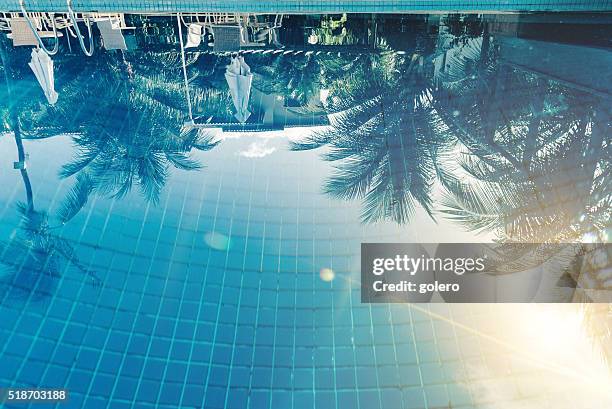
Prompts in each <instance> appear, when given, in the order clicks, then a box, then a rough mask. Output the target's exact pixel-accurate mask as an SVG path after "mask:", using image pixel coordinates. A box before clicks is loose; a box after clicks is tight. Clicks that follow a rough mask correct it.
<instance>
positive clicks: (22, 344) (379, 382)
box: [0, 135, 525, 409]
mask: <svg viewBox="0 0 612 409" xmlns="http://www.w3.org/2000/svg"><path fill="white" fill-rule="evenodd" d="M249 142H250V141H248V140H246V141H245V140H244V139H242V140H241V139H236V140H226V141H224V142H223V143H222V144H221V145H220V146H219V147H218V148H216V149H215V150H213V151H211V152H206V153H202V154H200V155H199V159H200V160H201V161H203V162H204V163H205V164H206V165H207V167H206V168H205V169H204V170H202V171H201V172H190V173H186V172H179V173H176V174H173V175H172V177H171V179H170V182H169V183H168V185H167V186H166V189H165V191H164V195H163V197H162V198H161V200H160V204H159V205H158V206H152V205H147V204H145V203H143V202H142V200H141V199H139V198H138V196H137V195H132V196H129V197H127V198H125V199H124V200H106V199H94V200H93V201H92V203H91V204H90V205H89V206H88V207H87V208H86V209H85V211H83V212H82V213H81V214H80V215H79V216H77V218H76V219H74V220H73V221H72V222H71V223H70V224H69V225H67V226H66V227H65V228H64V230H63V231H62V233H61V234H62V236H63V237H65V238H67V239H68V240H70V242H71V243H72V244H73V245H74V247H75V251H76V252H77V254H78V255H79V257H80V258H81V262H83V263H84V264H85V265H87V266H89V267H90V268H91V269H93V270H95V271H96V272H97V274H98V275H99V276H100V278H101V279H102V280H103V284H102V285H101V286H100V287H98V288H96V287H92V286H91V285H90V283H89V281H88V280H87V279H86V278H85V277H84V276H83V275H80V274H79V273H78V272H75V271H73V270H71V269H69V268H66V269H65V271H63V272H62V274H61V277H59V278H58V283H57V288H56V290H55V291H54V293H53V295H52V296H51V297H49V298H48V299H46V300H43V301H39V302H36V303H34V302H29V303H26V304H25V305H24V304H22V303H18V302H16V301H14V300H12V299H9V298H3V299H2V300H0V317H1V319H0V361H1V362H2V365H0V385H12V386H44V387H65V388H68V389H70V391H71V398H70V401H69V402H68V403H67V404H63V405H58V406H57V407H62V408H63V407H75V408H76V407H86V408H88V409H90V408H103V407H108V408H113V409H115V408H140V407H143V408H146V407H162V408H171V407H177V406H179V407H185V408H199V407H206V408H258V409H259V408H295V409H300V408H323V409H327V408H338V409H344V408H346V409H353V408H361V409H376V408H381V409H382V408H392V409H396V408H422V409H432V408H440V407H444V408H445V407H448V405H449V404H452V407H453V408H457V409H459V408H464V409H468V408H485V407H487V404H489V403H490V402H479V401H477V399H476V398H475V397H474V396H473V395H472V393H471V391H470V388H469V387H468V386H469V385H468V384H466V383H465V381H466V380H468V379H470V374H469V373H468V371H467V369H466V362H468V361H469V360H470V359H472V360H473V359H484V358H483V355H482V354H483V351H487V348H486V345H483V344H482V343H481V341H480V340H479V339H477V338H475V337H474V336H471V335H470V334H466V333H461V332H457V331H456V330H455V328H454V327H452V326H449V325H448V324H447V323H445V322H442V321H438V320H435V319H432V318H431V317H430V316H428V315H427V314H423V313H421V312H417V311H413V310H412V309H411V308H409V307H406V306H387V305H384V306H381V305H377V306H369V305H361V304H360V303H359V290H358V286H357V283H355V282H351V280H352V279H351V277H357V271H358V263H359V260H358V254H357V251H358V250H357V249H358V248H359V243H360V242H361V241H366V240H372V241H378V240H380V241H384V240H386V241H388V240H390V239H394V240H395V239H400V240H401V239H408V237H407V236H406V234H405V233H404V232H402V231H398V229H396V228H395V227H393V228H389V226H387V227H384V226H379V227H377V226H363V225H361V224H360V223H358V215H359V204H358V203H357V204H356V205H355V206H352V205H349V204H346V203H345V202H338V201H332V200H329V199H327V198H325V197H324V196H322V195H321V194H320V182H321V177H322V176H324V175H325V174H327V172H328V171H329V169H326V168H325V167H324V166H323V165H322V164H321V162H320V161H319V160H318V159H317V154H316V153H314V152H301V153H292V152H280V151H279V152H277V153H276V154H275V156H273V158H270V160H265V159H264V160H263V161H262V160H256V159H246V158H242V157H241V156H239V155H237V152H239V151H240V150H241V149H243V148H244V147H245V145H248V143H249ZM26 149H27V150H28V152H29V154H30V160H31V166H30V167H29V172H30V177H31V179H32V183H33V185H34V193H35V206H36V208H37V209H38V210H44V209H49V210H52V209H54V208H55V207H56V206H57V203H58V201H59V200H60V199H61V198H62V196H63V194H65V192H66V189H67V188H68V184H67V183H65V182H59V181H57V180H55V179H54V177H53V175H56V174H57V170H58V167H59V165H60V164H61V163H65V162H66V161H67V160H68V159H69V158H70V153H71V149H70V147H69V140H68V139H67V138H53V139H49V140H45V141H41V142H36V143H33V142H27V141H26ZM13 154H14V145H13V141H12V138H10V136H9V137H7V136H6V135H5V136H3V137H2V138H1V139H0V163H3V164H5V165H6V164H10V163H11V161H12V160H13ZM0 182H1V184H2V186H5V187H8V188H6V190H5V191H4V193H3V195H2V201H1V202H0V220H1V221H2V222H1V223H0V234H1V236H2V237H3V238H5V237H8V236H10V234H11V232H12V231H13V229H14V228H15V226H16V225H17V223H18V217H17V216H16V212H15V206H14V205H15V203H16V202H17V201H18V200H22V196H23V189H22V187H21V184H20V182H21V181H20V179H19V173H18V172H16V171H14V170H13V169H12V168H11V167H10V166H1V167H0ZM211 231H214V232H217V234H225V235H227V236H228V237H230V238H231V239H230V240H231V242H230V248H229V250H228V251H220V250H215V249H213V248H211V247H210V241H209V243H208V245H207V243H206V241H205V240H203V237H204V236H205V234H206V233H207V232H211ZM217 247H218V246H217ZM322 266H326V267H331V268H333V269H334V270H335V271H336V272H337V278H336V279H335V280H334V281H333V282H331V283H328V282H323V281H321V280H320V279H319V277H318V269H319V268H320V267H322ZM440 308H447V307H440ZM488 353H489V356H498V357H499V356H503V351H499V350H498V349H495V348H494V349H493V350H491V349H490V348H489V352H488ZM522 399H525V397H522ZM24 406H25V405H19V406H15V407H24ZM32 407H40V406H37V405H32Z"/></svg>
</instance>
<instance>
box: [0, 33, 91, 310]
mask: <svg viewBox="0 0 612 409" xmlns="http://www.w3.org/2000/svg"><path fill="white" fill-rule="evenodd" d="M0 57H1V59H2V63H3V64H2V65H3V69H2V77H3V78H2V81H3V83H4V84H3V85H4V86H5V87H6V88H5V89H6V94H7V96H8V100H9V101H16V100H17V99H18V98H17V96H16V95H15V94H14V91H13V89H12V85H11V80H12V78H11V77H12V72H11V69H10V66H9V65H8V64H6V62H7V54H6V50H5V46H4V44H2V43H1V42H0ZM7 108H8V109H7V111H6V112H3V120H4V123H5V125H6V128H7V131H8V132H10V133H12V136H13V137H14V139H15V145H16V148H17V149H16V150H17V158H18V160H17V161H16V162H14V164H13V166H14V168H15V169H18V170H19V172H20V174H21V179H22V181H23V185H24V190H25V201H18V202H17V204H16V209H17V212H18V213H19V215H20V217H21V222H20V224H19V226H18V228H17V229H16V231H15V232H14V234H13V235H12V236H11V237H10V240H9V241H0V263H2V264H3V265H4V267H5V274H3V275H2V276H1V278H0V302H1V300H4V299H11V300H22V301H29V300H32V301H38V300H42V299H45V298H47V297H49V296H51V295H52V294H53V292H54V290H55V288H56V286H57V284H58V281H59V279H60V278H61V275H62V273H64V272H66V271H68V270H75V271H77V272H78V273H79V274H83V275H85V276H86V277H87V279H88V280H89V281H90V283H91V284H93V285H97V284H99V282H100V281H99V279H98V277H97V276H96V274H95V273H94V272H93V271H90V270H89V269H88V268H87V267H85V266H84V265H83V264H82V263H81V262H80V261H79V259H78V257H77V255H76V253H75V251H74V249H73V247H72V246H71V245H70V243H69V242H68V241H67V240H64V239H63V238H61V237H60V236H59V235H57V234H55V233H54V231H55V229H56V228H57V227H58V226H55V227H53V226H51V224H50V220H49V219H50V218H49V215H48V214H47V212H46V211H44V210H37V209H36V208H35V206H34V194H33V191H32V182H31V181H30V177H29V175H28V170H27V158H28V155H27V153H26V150H25V148H24V144H23V132H22V130H21V125H20V118H19V114H18V112H17V109H18V107H17V105H16V104H12V103H10V102H9V104H8V107H7Z"/></svg>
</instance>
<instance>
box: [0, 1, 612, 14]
mask: <svg viewBox="0 0 612 409" xmlns="http://www.w3.org/2000/svg"><path fill="white" fill-rule="evenodd" d="M25 4H26V7H27V8H28V10H31V11H57V12H65V11H66V1H64V0H37V1H32V0H30V1H25ZM72 5H73V7H74V8H75V10H77V11H112V12H141V13H145V12H148V13H156V12H157V13H159V12H244V13H399V12H419V11H421V12H428V13H430V12H435V11H442V12H449V11H463V12H469V11H475V12H483V11H492V12H503V11H610V10H611V9H612V2H611V1H610V0H504V1H500V0H487V1H470V0H326V1H322V0H272V1H254V0H248V1H245V0H225V1H219V0H166V1H163V2H162V1H150V0H149V1H146V0H73V1H72ZM4 10H11V11H17V10H19V1H18V0H0V11H4Z"/></svg>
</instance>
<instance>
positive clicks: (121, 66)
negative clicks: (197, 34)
mask: <svg viewBox="0 0 612 409" xmlns="http://www.w3.org/2000/svg"><path fill="white" fill-rule="evenodd" d="M58 60H59V61H57V65H58V68H57V71H58V72H59V73H61V75H62V76H61V77H60V80H59V81H58V82H59V83H60V84H61V98H59V100H58V103H57V104H56V105H54V106H49V105H48V104H44V103H42V102H40V103H38V104H37V105H36V106H32V105H33V104H32V103H26V104H24V105H25V106H23V105H22V106H20V112H21V115H20V118H19V121H20V123H21V126H22V127H23V129H24V134H25V137H26V138H31V139H37V138H47V137H52V136H55V135H62V134H63V135H65V134H69V135H71V136H72V139H73V143H74V145H75V147H76V153H75V157H74V159H73V160H72V161H71V162H69V163H67V164H65V165H64V166H63V167H62V170H61V172H60V177H61V178H71V177H74V179H75V181H74V184H73V188H72V190H71V192H70V193H69V194H68V195H67V197H66V198H65V200H64V202H63V205H62V206H61V207H60V210H59V211H58V214H57V216H58V218H59V220H60V222H62V223H65V222H67V221H69V220H70V219H71V218H72V217H74V216H75V215H76V214H77V213H78V212H79V211H80V209H81V208H82V207H83V206H84V205H85V204H86V203H87V201H88V198H89V196H90V195H91V194H94V193H95V194H101V195H104V196H109V197H117V198H120V197H123V196H125V195H126V194H127V193H128V192H130V191H131V190H132V188H133V187H137V188H138V189H139V191H140V192H141V193H142V195H143V197H144V198H146V200H148V201H151V202H153V203H156V202H157V200H158V198H159V195H160V192H161V190H162V189H163V187H164V185H165V183H166V181H167V178H168V173H169V168H171V167H173V168H177V169H181V170H196V169H200V168H201V167H202V165H201V164H200V163H198V162H197V161H195V160H193V159H191V158H190V155H189V152H190V151H191V150H192V149H197V150H209V149H212V148H213V147H214V146H215V143H214V142H212V136H211V135H209V134H208V133H206V132H204V131H202V130H197V129H194V128H186V127H185V126H184V121H185V113H184V111H185V109H184V108H185V104H186V101H185V98H184V96H183V93H184V90H183V87H182V83H180V82H179V81H178V80H179V79H180V76H179V74H180V67H181V65H180V60H178V59H177V54H176V53H139V54H137V55H133V54H130V55H128V54H122V53H119V52H107V53H97V54H95V55H94V56H93V57H91V58H86V59H83V58H77V57H74V56H66V57H65V58H64V59H59V58H58ZM18 66H19V67H20V68H23V71H22V72H18V73H17V75H21V76H22V78H23V77H26V76H30V75H31V73H29V72H27V70H26V69H27V66H26V67H25V68H24V67H23V65H22V64H18Z"/></svg>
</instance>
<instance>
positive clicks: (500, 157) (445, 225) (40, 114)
mask: <svg viewBox="0 0 612 409" xmlns="http://www.w3.org/2000/svg"><path fill="white" fill-rule="evenodd" d="M388 21H389V22H388V24H389V25H391V24H398V26H397V27H399V26H402V27H404V28H402V30H404V31H397V33H402V34H397V35H395V36H394V35H393V33H395V32H396V29H395V27H396V26H393V27H394V28H393V29H390V30H389V31H388V32H386V33H385V32H383V33H382V35H386V36H387V37H385V38H384V39H383V40H380V39H378V40H376V41H375V42H374V43H371V44H370V46H371V47H370V48H369V49H368V50H367V51H366V50H365V49H361V50H355V49H351V50H350V52H348V51H347V52H343V51H342V49H341V48H340V49H337V48H334V51H333V52H329V53H328V52H327V51H326V49H325V48H324V46H323V45H322V46H321V47H322V48H319V49H312V50H310V51H311V52H309V53H306V51H308V49H304V50H303V52H301V53H298V54H295V53H291V54H284V53H272V52H271V53H266V54H254V53H250V54H244V56H245V61H246V63H247V64H249V66H250V68H251V70H252V71H253V73H254V80H253V81H254V82H253V87H254V89H255V91H253V92H252V94H251V96H252V98H251V101H250V105H249V106H250V109H251V110H252V111H253V114H252V118H251V119H249V121H250V122H248V123H251V124H259V123H260V122H258V121H264V114H263V113H262V112H260V111H259V110H261V109H262V108H261V107H259V105H258V104H260V100H258V98H261V100H263V98H264V96H265V95H268V96H270V95H271V96H273V97H274V99H275V100H276V101H280V102H277V103H278V104H280V105H278V106H279V107H280V108H279V109H281V110H282V112H283V113H284V114H283V115H284V116H283V115H280V117H279V118H280V119H278V120H277V123H276V124H275V125H276V128H275V130H263V131H262V129H263V128H262V127H258V126H255V125H253V127H251V128H249V129H248V130H243V131H240V132H229V131H227V129H226V131H223V130H221V127H220V126H213V125H214V124H216V123H228V122H233V123H235V122H236V121H235V120H234V119H233V114H234V106H233V105H232V100H231V96H230V93H229V90H228V86H227V84H226V83H225V79H224V77H223V74H224V72H225V67H226V65H227V64H228V63H229V62H230V56H229V55H216V54H212V53H205V52H203V50H195V51H189V53H188V55H187V59H188V64H187V67H186V69H187V76H188V77H189V79H190V81H189V85H188V87H189V89H190V94H189V96H190V98H191V101H190V102H191V103H192V104H193V110H194V119H195V122H196V123H200V124H203V123H208V124H210V125H211V126H209V127H207V128H192V127H190V126H189V125H186V123H187V122H188V121H189V119H190V118H189V117H188V114H187V101H186V94H185V84H184V81H183V72H182V62H181V57H180V53H179V52H178V49H177V48H176V44H174V45H173V44H165V45H164V46H163V47H162V45H156V44H152V45H151V44H149V43H147V44H148V45H145V40H144V38H145V37H144V36H143V35H142V36H141V33H137V35H136V36H137V40H138V41H137V42H138V46H139V48H137V49H135V50H131V51H125V52H122V51H104V50H103V49H101V48H100V47H99V45H97V49H96V53H95V54H94V56H93V57H91V58H87V57H85V56H83V55H82V54H80V50H79V49H78V46H77V45H76V43H73V44H72V45H71V48H69V47H68V46H67V44H64V43H62V45H61V49H60V52H59V53H58V55H57V56H55V57H53V58H54V65H55V67H54V68H55V77H56V78H55V89H56V90H57V91H58V93H59V99H58V102H57V103H56V104H55V105H54V106H51V105H49V104H48V102H47V100H46V99H45V97H44V95H43V93H42V91H41V88H40V86H39V84H38V83H37V82H36V79H35V78H34V75H33V74H32V72H31V71H30V70H29V67H28V65H27V63H28V61H29V59H30V51H31V50H30V49H29V48H25V49H24V48H22V49H17V48H13V47H12V46H11V44H10V42H9V41H8V40H7V39H6V38H5V36H4V35H3V34H0V42H1V46H2V48H1V52H2V67H1V70H0V79H1V80H2V85H1V86H0V116H1V118H2V123H3V129H2V133H0V135H1V136H0V186H1V189H0V261H1V262H2V264H0V280H1V283H0V362H1V365H0V385H3V386H5V385H6V386H20V387H28V386H30V387H45V388H67V389H69V391H70V400H69V402H67V403H65V404H56V405H55V406H54V407H58V408H63V407H75V408H77V407H86V408H88V409H89V408H98V407H100V408H102V407H104V408H106V407H108V408H113V409H115V408H128V407H129V408H141V407H142V408H148V407H160V408H174V407H184V408H200V407H206V408H294V409H298V408H325V409H327V408H337V409H344V408H347V409H349V408H350V409H353V408H360V409H376V408H381V409H382V408H393V409H395V408H415V409H416V408H426V409H434V408H451V407H452V408H465V409H467V408H489V407H491V406H488V405H490V401H487V400H486V399H485V400H483V399H481V397H479V395H478V393H476V392H475V390H476V389H477V387H476V386H473V385H471V384H470V383H469V382H466V379H472V378H470V376H472V375H473V374H471V373H470V370H469V368H470V363H471V362H473V361H478V360H485V359H486V358H485V356H486V354H485V352H484V351H485V350H484V349H483V347H482V345H481V344H480V342H479V341H478V342H477V341H475V339H477V338H476V337H475V335H474V334H473V333H469V332H462V331H460V330H457V328H455V327H453V326H452V325H448V323H446V322H444V321H442V320H440V319H438V318H439V316H437V315H435V314H439V313H442V312H445V313H448V311H451V310H449V309H448V307H446V306H439V307H428V306H423V307H419V308H412V307H411V306H409V305H401V304H393V305H370V304H362V303H361V302H360V288H359V277H360V274H359V272H360V265H359V263H360V244H361V243H363V242H462V241H464V242H470V241H490V240H492V239H513V240H518V241H521V240H523V241H529V240H534V239H535V240H555V239H570V240H581V239H583V238H584V237H585V235H591V236H593V237H595V236H596V237H598V238H599V239H600V240H604V241H606V240H608V237H609V236H606V235H609V232H610V227H609V226H610V213H609V204H610V180H609V177H610V162H609V159H610V135H612V133H611V132H610V114H611V113H610V106H612V105H610V84H611V83H612V81H610V70H609V67H610V63H611V62H612V57H611V54H610V49H609V41H610V37H609V31H606V30H607V29H606V28H605V27H606V25H605V24H599V23H598V20H594V21H593V23H592V24H587V25H581V26H580V27H581V31H579V33H580V34H579V35H574V36H565V35H563V34H562V33H563V31H562V28H563V26H559V25H557V24H549V25H546V26H545V28H542V27H541V26H537V27H536V26H530V25H528V24H527V25H525V26H521V27H522V30H518V31H517V32H515V33H514V34H513V35H510V34H509V33H508V32H502V31H500V29H499V27H498V28H495V26H494V25H492V24H490V25H488V23H485V22H483V21H481V20H480V18H474V19H473V20H470V19H460V20H456V21H455V22H454V23H453V21H454V20H452V19H451V18H450V17H449V19H448V20H444V18H442V20H441V21H438V20H435V21H436V23H435V24H434V23H432V20H427V18H426V17H422V16H420V17H410V18H409V19H408V20H407V21H408V22H406V21H404V20H402V21H403V23H398V22H397V21H399V19H398V20H397V21H395V20H393V19H391V20H388ZM175 23H176V20H175V19H168V20H167V21H165V20H164V21H162V23H160V26H161V27H163V26H164V25H163V24H167V25H168V26H171V25H172V24H175ZM379 24H380V25H383V26H384V24H385V20H384V19H383V20H381V21H379ZM453 24H454V25H453ZM434 26H435V27H436V29H435V30H432V29H431V27H434ZM534 27H535V29H534ZM608 27H609V26H608ZM349 28H351V26H349ZM351 29H354V30H355V32H357V29H356V28H351ZM171 35H175V34H174V32H173V33H172V34H170V35H169V36H171ZM356 36H357V35H356ZM300 41H301V40H300ZM170 43H171V42H170ZM164 47H165V48H164ZM198 51H202V52H201V53H199V52H198ZM316 51H322V52H320V53H316ZM586 61H588V64H585V62H586ZM606 67H607V68H606ZM322 91H323V92H322ZM291 110H293V111H291ZM289 111H291V112H293V113H287V112H289ZM295 112H297V114H295ZM294 114H295V115H298V114H299V115H302V116H303V117H305V118H307V119H308V120H307V121H306V122H308V121H311V122H308V124H307V126H304V124H302V126H297V127H296V126H290V125H292V124H291V123H290V119H288V118H292V116H291V115H294ZM315 117H316V118H320V117H323V118H326V119H327V120H328V121H329V124H328V125H326V124H325V123H320V122H316V121H315V119H313V118H315ZM283 121H284V122H283ZM317 121H319V120H318V119H317ZM315 122H316V123H315ZM235 125H236V127H238V128H239V130H240V129H244V128H240V127H241V126H242V125H238V124H235ZM313 125H316V126H313ZM266 129H268V128H266ZM23 163H25V166H24V165H23ZM461 169H463V170H461ZM534 192H535V193H534ZM591 236H589V237H591ZM457 308H461V307H457ZM453 311H454V313H458V311H460V310H452V311H451V312H450V313H451V315H452V313H453ZM499 354H501V355H502V356H503V354H504V353H501V352H500V353H499ZM517 373H520V372H517ZM515 374H516V373H515ZM474 376H476V375H474ZM549 398H550V396H549V395H546V392H545V391H544V392H542V394H537V393H532V394H523V393H522V392H520V391H519V392H516V393H513V394H509V395H503V396H500V397H499V402H502V403H507V404H513V403H516V402H522V403H525V404H527V405H529V404H532V405H533V402H537V403H542V402H546V401H547V399H549ZM569 399H570V400H568V403H567V404H568V405H574V406H568V407H575V408H577V407H580V408H585V409H586V408H587V407H588V408H598V407H599V406H597V403H594V404H592V405H590V404H589V406H586V404H585V406H579V405H581V404H584V402H574V401H572V400H571V398H569ZM26 406H28V405H26V404H21V405H14V406H10V405H8V406H7V407H15V408H17V407H26ZM29 406H32V407H39V406H38V404H36V405H35V404H31V405H29ZM43 406H44V405H43ZM40 407H42V406H40ZM526 407H535V406H526ZM601 408H603V406H601Z"/></svg>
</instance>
